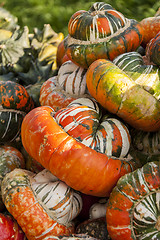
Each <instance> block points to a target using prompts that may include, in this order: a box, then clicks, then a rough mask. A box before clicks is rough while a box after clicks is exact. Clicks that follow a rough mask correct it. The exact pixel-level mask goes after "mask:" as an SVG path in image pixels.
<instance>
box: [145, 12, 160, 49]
mask: <svg viewBox="0 0 160 240" xmlns="http://www.w3.org/2000/svg"><path fill="white" fill-rule="evenodd" d="M140 24H141V26H142V28H143V29H144V30H143V40H142V46H144V47H146V45H147V44H148V43H149V41H150V40H151V39H152V38H154V37H155V36H156V35H157V34H158V32H159V31H160V16H155V17H147V18H144V19H142V21H140Z"/></svg>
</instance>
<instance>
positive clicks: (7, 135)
mask: <svg viewBox="0 0 160 240" xmlns="http://www.w3.org/2000/svg"><path fill="white" fill-rule="evenodd" d="M33 108H34V103H33V100H32V98H31V97H30V96H29V94H28V92H27V90H26V89H25V88H24V87H23V86H22V85H20V84H18V83H15V82H12V81H1V82H0V112H1V117H0V142H2V143H5V142H8V141H13V140H14V139H15V138H16V137H18V135H19V134H20V128H21V123H22V120H23V117H24V116H25V114H26V113H27V112H29V111H30V110H31V109H33Z"/></svg>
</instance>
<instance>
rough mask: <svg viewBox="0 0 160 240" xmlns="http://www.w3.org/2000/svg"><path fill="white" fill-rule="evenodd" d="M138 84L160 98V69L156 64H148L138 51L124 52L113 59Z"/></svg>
mask: <svg viewBox="0 0 160 240" xmlns="http://www.w3.org/2000/svg"><path fill="white" fill-rule="evenodd" d="M113 63H114V64H115V65H116V66H118V67H119V68H120V69H122V70H123V71H124V72H125V73H127V75H128V76H129V77H130V78H131V79H132V80H134V81H135V82H136V83H137V84H139V85H141V86H142V87H143V88H144V89H145V90H146V91H148V92H149V93H151V94H152V95H153V96H154V97H155V98H156V99H157V100H159V99H160V69H159V68H158V67H157V66H154V65H146V64H145V63H144V61H143V57H142V56H141V54H140V53H138V52H129V53H123V54H121V55H119V56H118V57H116V58H115V59H114V60H113Z"/></svg>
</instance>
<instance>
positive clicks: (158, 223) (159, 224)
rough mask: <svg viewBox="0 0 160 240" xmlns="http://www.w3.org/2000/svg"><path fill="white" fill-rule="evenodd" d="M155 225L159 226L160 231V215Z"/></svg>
mask: <svg viewBox="0 0 160 240" xmlns="http://www.w3.org/2000/svg"><path fill="white" fill-rule="evenodd" d="M155 227H156V228H157V230H158V231H160V216H158V218H157V223H156V225H155Z"/></svg>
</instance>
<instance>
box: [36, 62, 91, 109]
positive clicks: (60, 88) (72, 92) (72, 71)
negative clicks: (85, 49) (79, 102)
mask: <svg viewBox="0 0 160 240" xmlns="http://www.w3.org/2000/svg"><path fill="white" fill-rule="evenodd" d="M85 95H89V93H88V90H87V86H86V69H84V68H82V67H78V66H77V65H76V64H74V63H73V62H72V61H70V60H69V61H66V62H65V63H63V64H62V65H61V67H60V68H59V70H58V75H57V76H54V77H51V78H49V79H48V80H47V81H46V82H44V83H43V85H42V87H41V90H40V98H39V101H40V105H41V106H44V105H48V106H51V107H52V108H53V109H54V110H55V111H57V110H59V109H60V108H63V107H66V106H67V105H68V104H69V103H70V102H72V101H73V100H75V99H77V98H79V97H82V96H85Z"/></svg>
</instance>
